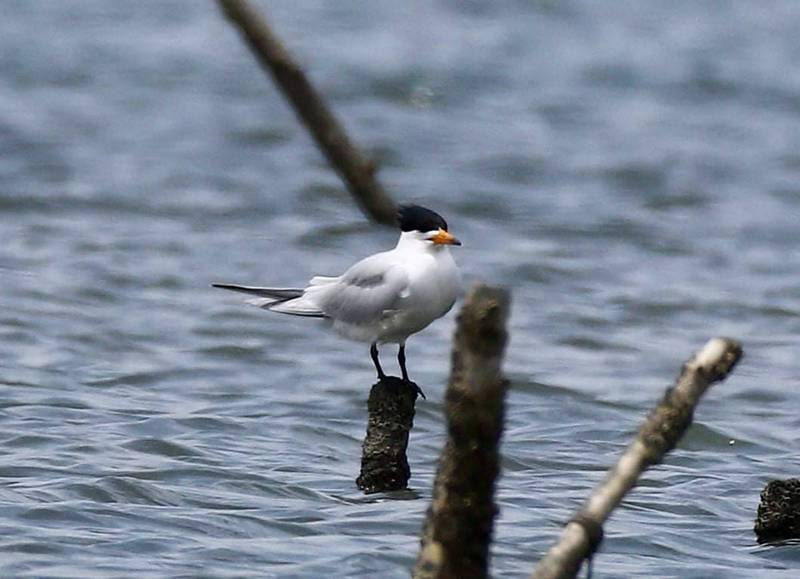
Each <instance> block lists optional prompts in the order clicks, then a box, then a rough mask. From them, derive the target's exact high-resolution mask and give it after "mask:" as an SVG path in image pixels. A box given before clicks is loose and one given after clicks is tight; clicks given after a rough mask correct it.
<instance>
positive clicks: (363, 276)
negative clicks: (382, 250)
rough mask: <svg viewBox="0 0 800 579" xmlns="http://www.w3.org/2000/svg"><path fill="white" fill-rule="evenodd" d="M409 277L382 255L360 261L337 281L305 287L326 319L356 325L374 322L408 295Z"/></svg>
mask: <svg viewBox="0 0 800 579" xmlns="http://www.w3.org/2000/svg"><path fill="white" fill-rule="evenodd" d="M407 290H408V274H407V273H406V271H405V269H404V268H403V267H400V266H399V265H396V264H393V263H391V262H389V263H387V260H386V259H385V257H384V254H378V255H373V256H371V257H368V258H366V259H363V260H361V261H360V262H358V263H357V264H355V265H354V266H353V267H351V268H350V269H349V270H347V271H346V272H345V273H344V275H342V276H341V277H339V278H337V279H336V281H334V282H332V283H328V284H323V285H315V286H311V287H308V288H306V293H305V297H306V298H308V299H310V300H312V301H313V302H314V303H315V304H316V305H317V307H319V309H320V310H322V311H323V312H324V313H325V316H326V317H328V318H331V319H333V320H335V321H338V322H343V323H346V324H355V325H365V324H372V323H377V322H379V321H380V320H381V319H383V318H384V317H385V316H386V315H389V314H390V313H391V312H392V311H393V310H394V309H395V308H396V307H397V304H398V302H399V301H400V300H402V299H403V298H404V297H406V296H407V295H408V291H407Z"/></svg>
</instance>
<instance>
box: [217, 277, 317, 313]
mask: <svg viewBox="0 0 800 579" xmlns="http://www.w3.org/2000/svg"><path fill="white" fill-rule="evenodd" d="M211 285H212V287H217V288H220V289H226V290H230V291H235V292H241V293H245V294H250V295H254V296H259V297H256V298H253V299H249V300H247V303H248V304H250V305H253V306H256V307H259V308H262V309H265V310H270V311H273V312H278V313H280V314H289V315H292V316H306V317H312V318H324V317H325V314H324V313H323V312H322V310H320V309H319V308H318V307H316V306H315V305H314V304H312V303H309V302H308V300H306V299H303V293H304V290H302V289H300V288H275V287H256V286H246V285H235V284H229V283H212V284H211Z"/></svg>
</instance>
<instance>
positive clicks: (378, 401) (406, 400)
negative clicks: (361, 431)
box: [356, 376, 420, 493]
mask: <svg viewBox="0 0 800 579" xmlns="http://www.w3.org/2000/svg"><path fill="white" fill-rule="evenodd" d="M419 392H420V390H419V387H418V386H417V385H416V384H414V383H413V382H403V381H402V380H401V379H400V378H397V377H395V376H387V377H386V378H384V379H383V380H381V381H379V382H378V383H377V384H375V385H374V386H373V387H372V389H371V390H370V392H369V400H368V402H367V409H368V410H369V419H368V422H367V436H366V438H365V439H364V445H363V447H362V452H361V474H359V476H358V478H357V479H356V485H358V488H360V489H361V490H362V491H364V492H365V493H377V492H385V491H397V490H402V489H404V488H406V485H407V484H408V479H409V477H410V476H411V469H410V468H409V466H408V459H407V458H406V448H408V433H409V432H410V431H411V427H412V426H413V425H414V403H415V402H416V400H417V394H418V393H419Z"/></svg>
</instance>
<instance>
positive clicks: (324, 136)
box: [219, 0, 397, 225]
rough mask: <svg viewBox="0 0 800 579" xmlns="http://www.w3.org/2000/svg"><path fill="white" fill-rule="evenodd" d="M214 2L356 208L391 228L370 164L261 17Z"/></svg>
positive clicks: (233, 1) (244, 5) (390, 211)
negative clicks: (315, 146)
mask: <svg viewBox="0 0 800 579" xmlns="http://www.w3.org/2000/svg"><path fill="white" fill-rule="evenodd" d="M219 4H220V6H221V8H222V11H223V12H224V13H225V15H226V16H227V17H228V19H230V20H231V22H233V23H234V24H235V25H236V26H237V27H238V28H239V31H240V32H241V33H242V36H243V37H244V39H245V40H246V41H247V44H248V45H249V46H250V49H251V50H252V51H253V53H254V54H255V56H256V57H257V58H258V61H259V62H260V63H261V66H262V67H263V68H264V69H265V70H266V71H268V72H269V73H270V74H271V75H272V78H273V80H274V81H275V83H276V84H277V85H278V87H279V88H280V90H281V92H283V95H284V96H285V97H286V99H287V100H288V101H289V102H290V103H291V105H292V107H294V110H295V112H296V113H297V115H298V116H299V117H300V119H301V120H302V121H303V123H304V124H305V126H306V128H307V129H308V130H309V132H310V133H311V135H312V136H313V137H314V140H315V141H316V143H317V146H319V148H320V150H321V151H322V152H323V154H324V155H325V157H326V158H327V159H328V162H330V164H331V165H332V166H333V168H334V169H335V170H336V172H337V173H338V174H339V176H340V177H341V178H342V180H343V181H344V182H345V184H346V185H347V188H348V189H349V190H350V193H351V194H352V195H353V197H354V198H355V200H356V202H357V203H358V205H359V207H360V208H361V210H362V211H363V212H364V213H365V214H366V215H367V216H368V217H370V218H371V219H372V220H373V221H376V222H378V223H382V224H384V225H394V224H395V219H396V212H397V211H396V206H395V203H394V201H392V198H391V196H390V195H389V194H388V193H387V192H386V190H385V189H384V188H383V187H382V186H381V184H380V183H379V182H378V180H377V179H376V177H375V164H374V163H373V162H372V161H371V160H369V159H367V158H366V157H365V156H364V155H363V154H362V153H361V152H360V151H359V150H358V148H357V147H356V146H355V144H354V143H353V142H352V141H351V140H350V138H349V137H348V136H347V133H346V132H345V130H344V128H343V127H342V125H341V124H340V123H339V121H338V120H337V119H336V117H335V116H334V114H333V113H332V112H331V111H330V109H329V108H328V106H327V105H326V104H325V102H324V101H323V100H322V97H321V96H320V94H319V93H318V92H317V91H316V90H315V89H314V87H313V86H312V85H311V83H310V82H309V80H308V78H307V77H306V75H305V73H304V72H303V70H302V69H301V68H300V66H299V65H298V64H297V63H296V62H295V61H294V59H293V58H292V57H291V55H290V54H289V52H288V51H287V50H286V47H285V46H283V43H282V42H281V41H280V40H279V39H278V37H277V36H275V34H274V33H273V32H272V30H271V29H270V27H269V24H268V23H267V21H266V19H265V18H264V17H263V16H262V15H261V14H259V12H258V11H257V10H256V9H255V8H254V7H253V6H252V5H251V4H250V3H249V2H248V1H247V0H219Z"/></svg>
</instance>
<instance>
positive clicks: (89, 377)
mask: <svg viewBox="0 0 800 579" xmlns="http://www.w3.org/2000/svg"><path fill="white" fill-rule="evenodd" d="M261 6H262V7H264V8H266V9H267V10H268V12H269V14H270V15H271V17H272V19H273V21H274V23H275V25H276V28H277V30H279V32H280V33H281V35H282V36H284V37H285V38H286V40H287V42H288V44H289V45H290V46H291V48H292V49H293V50H294V51H295V52H296V53H297V55H298V57H299V58H300V60H301V61H302V62H304V63H305V64H306V65H307V67H308V70H309V72H310V73H311V75H312V76H313V78H314V80H315V81H316V82H317V84H318V85H319V87H320V89H321V90H322V91H323V92H324V93H325V94H326V95H328V96H329V98H330V99H331V102H332V103H333V104H334V106H335V108H336V110H337V112H338V113H339V114H340V115H341V117H342V118H343V120H344V121H345V123H346V124H347V126H348V127H349V128H350V129H351V131H352V133H353V135H354V136H355V138H356V139H357V140H358V141H359V142H361V143H363V144H364V145H365V146H366V147H367V148H368V149H369V150H370V151H371V152H372V153H373V154H374V155H375V156H376V157H377V158H378V159H380V161H381V164H382V170H381V175H382V178H383V179H384V181H385V182H386V183H387V184H388V185H389V186H390V188H391V189H392V190H393V191H394V192H395V194H396V196H397V197H398V198H399V199H415V200H418V201H421V202H424V203H425V204H428V205H431V206H433V207H434V208H436V209H439V210H440V211H441V212H442V213H444V214H445V215H446V216H447V218H448V220H449V222H450V224H451V229H452V230H453V231H454V232H455V233H456V234H457V235H458V236H459V238H461V239H462V240H463V241H464V242H465V245H464V247H463V248H461V249H460V250H459V253H458V255H457V259H458V260H459V262H460V264H461V265H462V267H463V269H464V272H465V274H466V277H467V278H468V279H470V280H473V279H484V280H487V281H489V282H491V283H495V284H501V285H505V286H509V287H511V288H512V289H513V300H514V301H513V317H512V320H511V336H512V337H511V344H510V348H509V351H508V355H507V361H506V368H507V371H508V373H509V376H510V378H511V381H512V390H511V392H510V399H509V409H508V423H507V429H506V433H505V438H504V446H503V452H504V456H505V459H504V470H503V475H502V479H501V480H500V482H499V490H498V493H499V496H498V500H499V503H500V506H501V515H500V518H499V520H498V522H497V526H496V543H495V546H494V558H493V562H492V563H493V564H492V566H493V573H494V574H495V575H496V576H498V577H499V576H519V577H522V576H525V575H526V574H527V573H529V572H530V570H531V569H532V567H533V563H534V562H535V561H536V560H537V559H538V557H539V556H540V555H541V553H542V552H543V551H544V550H545V549H546V548H547V547H548V546H549V545H550V543H551V542H552V541H553V539H554V538H555V537H556V536H557V535H558V534H559V532H560V526H561V524H562V523H563V521H564V520H566V519H567V518H568V517H569V516H570V513H571V512H572V510H573V509H574V508H576V506H577V505H578V504H579V503H580V501H581V500H582V499H583V498H584V497H585V496H586V495H587V493H588V492H589V490H590V489H591V488H592V487H593V486H594V485H595V484H596V483H597V482H598V481H599V480H600V479H601V478H602V476H603V473H604V472H605V470H606V468H607V467H608V466H609V464H610V463H611V462H612V461H613V460H614V458H615V457H616V456H617V455H618V454H619V453H620V452H621V450H622V449H623V448H624V446H625V445H626V443H627V441H628V440H629V439H630V436H631V434H632V433H633V432H634V431H635V429H636V427H637V425H638V423H639V422H640V421H641V419H642V417H643V415H644V414H645V413H646V411H647V410H648V409H649V408H650V406H651V405H652V404H653V403H654V402H655V401H656V400H657V399H658V398H659V396H660V395H661V391H662V389H663V388H664V387H665V386H666V385H668V384H669V383H670V382H671V381H672V380H673V379H674V377H675V375H676V373H677V371H678V369H679V366H680V364H681V363H682V362H683V361H684V360H685V359H686V358H687V357H688V356H689V355H690V354H691V353H692V352H693V351H694V350H695V349H697V348H698V347H699V346H701V345H702V344H703V343H704V342H705V340H706V339H707V338H709V337H711V336H714V335H730V336H732V337H736V338H739V339H741V340H742V341H743V342H744V345H745V349H746V358H745V360H744V361H743V362H742V364H741V365H740V366H739V368H738V369H737V370H736V373H735V375H734V376H733V377H732V378H731V379H730V380H729V381H727V382H726V383H724V384H722V385H719V386H717V387H715V388H714V389H713V390H712V391H711V392H710V393H709V395H708V396H707V398H706V400H705V401H704V403H703V405H702V407H701V409H700V410H699V412H698V414H697V417H696V422H695V425H694V427H693V428H692V430H691V431H690V433H689V434H688V436H687V437H686V438H685V439H684V441H683V442H682V444H681V445H680V448H679V449H677V450H676V451H675V452H674V453H673V454H672V455H671V456H670V458H669V460H668V461H667V463H666V464H665V465H662V466H659V467H657V468H655V469H653V470H652V471H651V472H649V473H648V474H647V476H646V477H645V478H644V480H643V481H642V484H641V485H640V486H639V488H638V489H637V490H636V491H635V492H634V493H633V494H632V495H631V496H630V497H629V500H627V501H626V503H625V504H624V506H623V507H622V508H621V509H619V510H618V511H617V512H616V513H615V515H614V517H613V519H612V521H611V522H610V524H609V525H608V527H607V535H606V541H605V542H604V544H603V550H602V554H601V555H600V556H599V557H598V558H597V560H596V563H595V570H596V572H597V573H598V574H599V575H600V576H603V577H631V576H639V577H757V576H758V577H760V576H768V577H794V576H796V573H797V571H796V569H797V567H799V566H800V554H799V553H798V547H797V546H796V545H794V546H793V545H783V546H757V545H756V543H755V541H754V536H753V533H752V530H751V529H752V521H753V518H754V515H755V509H756V505H757V502H758V494H759V492H760V490H761V488H762V487H763V486H764V484H765V483H766V482H767V480H769V479H771V478H784V477H790V476H797V475H798V470H800V459H799V458H798V448H797V432H798V427H800V418H798V412H797V409H798V408H799V407H800V388H798V386H800V379H799V378H798V375H799V374H800V372H798V368H799V367H800V364H798V361H797V337H798V333H799V332H800V288H799V287H798V271H800V252H799V251H798V243H799V242H800V187H798V177H800V153H798V151H800V130H798V129H800V71H799V70H798V65H797V63H798V62H800V60H799V57H800V45H799V44H798V43H797V30H798V28H799V27H800V5H799V4H797V3H796V2H792V1H789V0H785V1H778V0H775V1H768V2H761V3H751V2H741V1H731V2H688V1H678V2H670V3H661V2H652V1H647V2H633V1H630V2H614V3H608V2H592V1H589V2H577V1H566V2H545V1H540V2H499V3H494V4H492V5H484V4H483V3H478V2H469V3H460V2H452V1H442V2H436V3H430V2H411V3H394V2H371V3H367V2H361V3H357V4H338V3H330V2H323V1H312V2H303V3H302V5H301V6H295V5H294V3H288V2H272V3H262V4H261ZM0 237H1V238H2V240H3V242H2V244H0V274H2V280H3V290H2V292H0V383H2V388H0V439H1V440H2V447H1V448H2V450H0V452H2V459H0V531H1V532H0V551H2V554H0V575H2V576H4V577H12V576H14V577H21V576H30V577H44V576H48V577H74V576H84V577H89V576H92V577H127V576H131V575H136V576H139V577H167V576H169V577H177V576H213V577H234V576H236V577H241V576H252V577H267V576H281V577H324V576H342V577H376V576H380V577H406V576H407V575H408V570H409V568H410V567H411V566H412V564H413V560H414V558H415V556H416V550H417V540H418V539H417V536H418V532H419V528H420V525H421V521H422V517H423V514H424V511H425V508H426V506H427V504H428V500H429V496H430V487H431V482H432V478H433V475H434V470H435V464H436V459H437V456H438V451H439V448H440V446H441V444H442V440H443V420H442V405H441V401H442V394H443V385H444V383H445V381H446V379H447V374H448V369H449V368H448V352H449V341H450V335H451V333H452V326H453V315H452V314H451V315H449V316H448V317H447V318H445V319H444V320H442V321H440V322H439V323H437V324H435V325H434V326H432V327H431V328H430V329H428V330H426V331H425V332H424V333H423V334H421V335H420V336H418V337H416V338H414V339H412V340H411V341H410V342H409V352H408V355H409V367H410V369H411V372H412V376H413V377H415V378H416V379H417V381H418V382H419V383H420V384H421V385H422V386H423V387H424V388H425V391H426V393H427V394H428V401H427V402H425V401H420V403H419V404H418V406H417V417H416V421H415V427H414V432H413V434H412V438H411V444H410V455H409V459H410V462H411V466H412V470H413V476H412V479H411V487H412V490H411V491H409V492H406V493H401V494H399V495H391V496H383V495H377V496H369V497H365V496H363V495H362V494H361V493H359V492H358V491H357V489H356V488H355V485H354V479H355V477H356V475H357V474H358V467H359V457H360V441H361V438H362V436H363V432H364V428H365V413H366V409H365V402H366V397H367V392H368V388H369V386H370V383H371V381H372V368H371V364H370V361H369V358H368V356H367V352H366V349H365V348H364V347H363V346H361V345H358V344H351V343H348V342H343V341H341V340H340V339H339V338H337V337H336V336H333V335H330V334H328V333H324V332H320V331H318V330H319V328H318V327H317V326H316V325H315V324H314V323H309V320H292V319H286V318H284V317H280V316H270V315H267V314H266V313H264V312H260V311H257V310H255V309H252V308H247V307H245V306H243V305H242V304H241V302H240V300H239V299H238V298H237V297H236V296H234V295H226V294H224V293H222V292H218V291H215V290H212V289H210V288H209V287H208V284H209V283H210V282H212V281H230V282H242V283H247V282H250V283H261V282H264V283H274V284H276V285H281V284H286V285H294V284H297V283H299V282H303V281H305V280H306V279H308V278H309V277H310V276H311V275H312V274H315V273H322V274H325V273H328V274H330V273H338V272H339V271H341V270H342V269H343V268H345V267H346V266H347V265H349V264H350V263H351V262H352V261H353V260H354V259H355V258H357V257H362V256H364V255H366V254H369V253H372V252H374V251H376V250H378V249H382V248H386V247H389V246H391V245H392V244H393V243H394V233H392V232H390V231H385V230H381V229H379V228H375V227H372V226H370V225H369V224H367V223H366V222H365V221H364V219H363V218H362V217H361V215H360V214H359V213H358V211H357V210H356V209H355V207H354V205H353V204H352V203H351V202H350V200H349V198H348V196H347V194H346V193H345V192H343V190H342V187H341V185H340V183H339V182H338V180H337V178H336V177H335V176H334V175H333V174H332V173H331V171H330V170H329V169H328V168H327V166H326V165H325V163H324V162H323V160H322V159H321V157H320V155H319V153H318V152H317V151H316V150H315V149H314V147H313V145H312V144H311V143H310V140H309V138H308V137H307V135H306V134H305V133H304V132H303V130H302V129H301V128H300V127H299V125H298V123H297V122H296V121H295V119H294V117H293V115H292V114H291V112H290V111H289V110H288V108H287V107H286V105H285V104H284V103H283V102H282V101H281V99H280V97H279V96H278V95H277V94H276V91H275V90H274V89H273V87H272V86H271V85H270V84H269V83H268V82H267V81H266V80H265V79H264V77H263V75H262V74H261V72H260V71H259V70H258V69H257V68H256V66H255V64H254V61H253V60H252V58H251V57H250V55H249V54H248V52H247V50H246V49H245V48H244V47H243V45H242V43H241V42H240V39H239V38H238V36H237V35H236V34H235V32H234V31H233V30H232V29H231V28H230V27H229V25H228V24H227V23H226V22H224V20H223V19H222V18H221V17H220V15H219V13H218V11H217V9H216V7H215V5H214V3H213V2H194V1H189V0H171V1H166V2H164V1H158V2H156V1H155V0H146V1H141V2H113V3H112V2H103V1H100V0H82V1H74V2H48V1H45V0H25V1H22V0H17V1H14V0H11V1H7V2H5V3H4V9H3V18H2V19H0ZM387 361H388V359H387Z"/></svg>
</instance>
